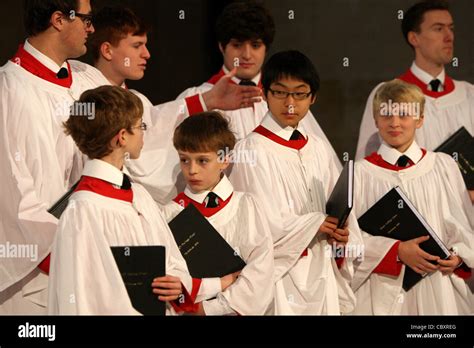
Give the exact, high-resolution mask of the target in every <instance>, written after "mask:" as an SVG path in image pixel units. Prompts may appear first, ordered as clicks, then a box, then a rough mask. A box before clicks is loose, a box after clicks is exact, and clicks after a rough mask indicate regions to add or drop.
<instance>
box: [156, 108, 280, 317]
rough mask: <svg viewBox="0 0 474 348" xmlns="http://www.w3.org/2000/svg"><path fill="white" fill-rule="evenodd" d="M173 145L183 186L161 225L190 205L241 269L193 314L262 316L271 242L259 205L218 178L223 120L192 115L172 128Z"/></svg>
mask: <svg viewBox="0 0 474 348" xmlns="http://www.w3.org/2000/svg"><path fill="white" fill-rule="evenodd" d="M173 143H174V146H175V148H176V150H177V151H178V154H179V158H180V165H181V171H182V173H183V176H184V178H185V180H186V183H187V186H186V189H185V190H184V192H182V193H180V194H178V196H176V197H175V198H174V200H173V202H171V203H169V204H167V205H166V206H165V207H164V214H165V216H166V218H167V220H171V219H172V218H173V217H175V216H176V215H177V214H179V213H180V212H181V211H182V210H183V209H184V208H185V207H186V206H188V204H193V205H194V206H195V207H196V208H197V209H198V210H199V211H200V212H201V214H203V215H204V216H205V217H206V218H207V219H208V220H209V222H210V223H211V224H212V225H213V226H214V228H215V229H216V230H217V231H218V232H219V234H220V235H221V236H222V237H223V238H224V239H225V240H226V241H227V243H228V244H229V245H230V246H231V247H232V248H233V249H234V250H235V251H236V252H237V253H238V254H239V255H240V257H241V258H242V259H243V260H244V261H245V263H246V266H245V267H244V268H243V269H242V271H241V272H238V273H239V274H238V278H237V280H236V281H235V282H234V283H233V284H231V285H230V286H229V287H227V288H226V289H225V290H223V291H221V292H219V293H218V294H217V296H216V298H214V299H209V300H207V301H203V302H202V303H200V304H199V305H198V306H197V308H196V310H195V313H196V314H200V315H236V314H239V315H263V314H265V313H266V311H267V310H268V307H269V305H270V303H271V302H272V300H273V289H274V285H273V283H274V282H273V250H272V240H271V235H270V231H269V228H268V223H267V220H266V217H265V215H264V212H263V211H262V209H261V208H260V207H259V204H258V203H257V202H256V201H255V200H254V198H253V197H252V196H251V195H249V194H247V193H243V192H237V191H234V189H233V187H232V184H231V183H230V181H229V179H228V178H227V176H226V175H225V174H224V171H225V170H226V168H227V167H228V166H229V164H230V162H231V161H232V159H233V157H232V150H233V148H234V145H235V136H234V134H233V133H232V131H231V130H230V129H229V122H228V120H226V119H225V118H224V117H223V116H222V115H221V114H219V113H218V112H204V113H201V114H197V115H195V116H193V117H191V118H188V119H186V120H184V121H183V122H182V123H181V124H180V125H179V126H178V128H176V131H175V133H174V138H173ZM217 262H218V260H217Z"/></svg>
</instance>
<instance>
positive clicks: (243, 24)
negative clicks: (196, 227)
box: [178, 1, 340, 168]
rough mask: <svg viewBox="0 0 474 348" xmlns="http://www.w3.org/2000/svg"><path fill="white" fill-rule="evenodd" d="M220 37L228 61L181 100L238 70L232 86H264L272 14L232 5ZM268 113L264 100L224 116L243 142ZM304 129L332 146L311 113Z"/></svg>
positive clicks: (244, 3) (250, 5)
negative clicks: (264, 65) (262, 77)
mask: <svg viewBox="0 0 474 348" xmlns="http://www.w3.org/2000/svg"><path fill="white" fill-rule="evenodd" d="M216 35H217V41H218V45H219V50H220V52H221V53H222V57H223V60H224V64H223V66H222V68H221V70H220V71H219V72H218V73H217V74H215V75H214V76H212V77H211V78H210V79H209V80H208V81H207V82H204V83H203V84H201V85H200V86H197V87H190V88H188V89H186V90H185V91H184V92H183V93H181V94H180V95H179V96H178V99H180V98H185V97H189V96H191V95H194V94H196V93H204V92H206V91H209V90H210V89H211V88H213V86H214V85H215V84H216V83H218V82H219V81H220V79H221V78H222V77H223V76H225V75H226V74H228V73H229V71H231V70H232V69H234V68H235V67H237V74H236V76H234V77H232V79H231V83H233V84H237V85H239V84H240V85H253V86H258V87H260V88H261V87H262V84H261V75H262V74H261V68H262V65H263V62H264V60H265V55H266V53H267V52H268V50H269V49H270V45H271V44H272V42H273V38H274V36H275V24H274V22H273V18H272V16H271V14H270V12H269V11H268V10H267V9H266V8H265V7H263V6H262V5H261V4H258V3H256V2H255V1H241V2H234V3H231V4H229V5H228V6H227V7H226V8H224V10H223V11H222V13H221V14H220V15H219V18H218V19H217V23H216ZM267 111H268V107H267V104H266V103H265V102H264V101H263V100H262V101H261V102H259V103H255V104H254V105H253V106H250V107H243V108H239V109H236V110H233V111H225V112H224V113H225V115H226V116H227V117H228V118H229V120H230V122H231V129H232V130H233V132H234V133H235V135H236V137H237V140H241V139H243V138H245V137H246V136H247V135H248V134H250V133H251V132H252V131H253V130H254V129H255V128H256V127H257V126H258V125H259V124H260V123H261V122H262V119H263V117H264V116H265V114H266V113H267ZM300 127H302V128H303V129H304V130H305V131H306V132H307V133H309V134H313V135H314V136H316V137H319V138H321V139H323V140H324V141H326V142H327V143H328V144H330V143H329V140H328V139H327V137H326V135H325V134H324V132H323V130H322V129H321V127H320V126H319V124H318V122H317V121H316V119H315V117H314V115H312V114H311V111H310V112H309V115H308V117H305V118H304V119H303V120H302V121H301V125H300ZM330 150H331V154H332V155H333V156H334V158H335V163H336V165H337V166H338V168H340V161H339V159H338V157H337V155H336V152H335V151H334V149H333V148H332V146H330Z"/></svg>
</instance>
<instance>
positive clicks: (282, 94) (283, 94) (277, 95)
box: [268, 88, 313, 100]
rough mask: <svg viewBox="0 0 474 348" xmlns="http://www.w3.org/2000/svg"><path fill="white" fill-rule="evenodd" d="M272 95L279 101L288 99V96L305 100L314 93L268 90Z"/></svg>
mask: <svg viewBox="0 0 474 348" xmlns="http://www.w3.org/2000/svg"><path fill="white" fill-rule="evenodd" d="M268 90H269V91H270V92H271V93H272V95H273V96H274V97H275V98H277V99H286V98H288V96H290V95H291V96H292V97H293V98H294V99H296V100H305V99H306V98H308V97H309V96H310V95H311V94H313V92H286V91H275V90H273V89H270V88H269V89H268Z"/></svg>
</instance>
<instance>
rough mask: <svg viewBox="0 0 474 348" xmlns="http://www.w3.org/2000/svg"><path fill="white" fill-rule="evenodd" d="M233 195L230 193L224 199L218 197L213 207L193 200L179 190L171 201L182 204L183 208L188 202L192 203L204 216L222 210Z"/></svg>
mask: <svg viewBox="0 0 474 348" xmlns="http://www.w3.org/2000/svg"><path fill="white" fill-rule="evenodd" d="M233 195H234V194H233V193H232V194H231V195H230V196H229V198H227V199H226V200H225V201H223V200H222V199H220V198H219V206H218V207H215V208H206V205H205V204H204V203H199V202H196V201H195V200H193V199H191V198H189V197H188V196H186V194H185V193H184V192H181V193H180V194H179V195H177V196H176V197H175V198H174V199H173V201H174V202H175V203H177V204H179V205H180V206H182V207H183V208H186V207H187V206H188V205H189V204H190V203H192V204H193V205H194V206H195V207H196V208H197V209H198V210H199V212H200V213H201V214H202V215H204V216H205V217H211V216H212V215H214V214H216V213H218V212H219V211H220V210H222V209H223V208H224V207H225V206H226V205H227V204H228V203H229V202H230V199H231V198H232V196H233Z"/></svg>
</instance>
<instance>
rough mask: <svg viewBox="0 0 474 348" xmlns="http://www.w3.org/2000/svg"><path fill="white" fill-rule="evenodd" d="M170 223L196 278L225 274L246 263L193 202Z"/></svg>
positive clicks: (242, 266)
mask: <svg viewBox="0 0 474 348" xmlns="http://www.w3.org/2000/svg"><path fill="white" fill-rule="evenodd" d="M169 226H170V229H171V232H172V233H173V236H174V239H175V240H176V244H177V245H178V248H179V250H180V252H181V254H182V255H183V257H184V259H185V260H186V264H187V265H188V269H189V273H190V274H191V276H192V277H193V278H214V277H223V276H225V275H227V274H229V273H233V272H237V271H240V270H241V269H242V268H244V267H245V262H244V261H243V260H242V259H241V258H240V256H239V255H238V253H237V252H236V251H235V250H234V249H232V247H231V246H230V245H229V244H228V243H227V242H226V240H225V239H224V238H222V236H221V235H220V234H219V232H217V231H216V230H215V228H214V227H213V226H212V225H211V224H210V223H209V221H207V219H206V218H205V217H204V216H202V214H201V213H200V212H199V211H198V210H197V208H196V207H195V206H194V205H193V204H189V205H188V206H187V207H186V208H185V209H184V210H183V211H182V212H181V213H179V214H178V215H177V216H176V217H175V218H174V219H173V220H171V221H170V223H169Z"/></svg>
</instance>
